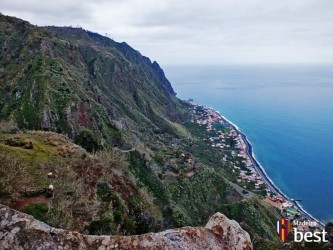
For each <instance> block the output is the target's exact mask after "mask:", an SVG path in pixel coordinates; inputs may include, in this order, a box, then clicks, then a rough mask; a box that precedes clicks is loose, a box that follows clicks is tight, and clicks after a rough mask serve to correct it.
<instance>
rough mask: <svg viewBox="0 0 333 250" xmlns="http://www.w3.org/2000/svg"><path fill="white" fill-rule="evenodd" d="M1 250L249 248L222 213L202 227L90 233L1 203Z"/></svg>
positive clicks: (238, 229)
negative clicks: (121, 233) (139, 232)
mask: <svg viewBox="0 0 333 250" xmlns="http://www.w3.org/2000/svg"><path fill="white" fill-rule="evenodd" d="M0 219H1V222H0V247H1V249H99V250H102V249H234V250H250V249H253V248H252V243H251V239H250V236H249V234H248V233H247V232H246V231H244V230H243V229H242V228H241V227H240V225H239V224H238V223H237V222H236V221H234V220H229V219H228V218H227V217H225V216H224V215H223V214H221V213H216V214H214V215H213V216H212V217H211V218H210V220H209V221H208V223H207V225H206V226H205V227H183V228H178V229H171V230H166V231H163V232H159V233H148V234H143V235H134V236H92V235H84V234H80V233H77V232H73V231H67V230H62V229H55V228H52V227H50V226H48V225H46V224H45V223H43V222H40V221H38V220H35V219H34V218H33V217H32V216H29V215H26V214H24V213H20V212H17V211H15V210H13V209H10V208H8V207H6V206H4V205H0Z"/></svg>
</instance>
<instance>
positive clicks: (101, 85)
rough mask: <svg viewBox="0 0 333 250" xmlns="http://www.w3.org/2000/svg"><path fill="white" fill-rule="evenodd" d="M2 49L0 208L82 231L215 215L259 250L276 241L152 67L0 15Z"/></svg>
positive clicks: (77, 32) (97, 42) (262, 214)
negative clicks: (242, 231) (224, 217)
mask: <svg viewBox="0 0 333 250" xmlns="http://www.w3.org/2000/svg"><path fill="white" fill-rule="evenodd" d="M0 50H1V58H0V160H1V164H0V202H1V203H5V204H6V205H10V206H12V207H14V208H16V209H19V210H22V211H25V212H27V213H30V214H33V215H34V216H35V217H37V218H39V219H41V220H43V221H45V222H47V223H49V224H51V225H54V226H59V227H63V228H70V229H75V230H79V231H80V232H86V233H87V232H89V233H91V234H140V233H145V232H149V231H159V230H161V229H165V228H171V227H180V226H187V225H203V224H204V223H206V221H207V219H208V217H209V216H210V215H212V214H213V213H215V212H217V211H219V212H222V213H225V214H226V215H227V216H228V217H229V218H231V219H235V220H237V221H238V222H240V223H241V225H242V227H243V228H245V229H246V230H248V231H249V233H250V234H251V237H252V239H255V244H257V245H258V246H260V245H261V246H265V247H266V246H274V247H275V246H281V244H280V241H279V239H278V236H277V234H276V233H275V229H274V225H275V223H276V221H277V220H278V219H279V218H280V216H279V214H278V213H277V211H276V209H275V208H273V207H272V206H270V205H269V204H266V203H265V202H264V201H263V200H262V198H261V197H260V196H257V195H251V197H250V196H249V197H248V196H245V195H244V194H243V193H240V192H239V191H237V190H236V189H235V186H233V185H232V184H230V181H233V182H235V180H236V178H237V177H236V176H235V174H234V172H233V171H232V168H231V167H230V164H231V163H232V162H230V161H223V160H222V159H223V157H224V156H225V153H224V151H217V150H212V149H211V147H210V148H208V147H207V143H206V142H205V141H204V140H203V138H204V136H200V135H201V134H202V133H205V129H204V128H200V127H199V126H196V125H194V124H193V123H191V114H190V112H189V104H187V103H186V102H183V101H181V100H179V99H177V98H176V96H175V93H174V91H173V89H172V87H171V85H170V83H169V81H168V80H167V79H166V78H165V76H164V73H163V71H162V69H161V68H160V67H159V65H158V64H157V63H156V62H153V63H152V62H151V61H150V60H149V59H148V58H147V57H144V56H142V55H141V54H140V53H139V52H138V51H136V50H134V49H132V48H131V47H130V46H128V45H127V44H126V43H117V42H115V41H113V40H111V39H109V38H106V37H103V36H100V35H98V34H96V33H92V32H89V31H85V30H83V29H77V28H68V27H66V28H59V27H36V26H33V25H31V24H29V23H27V22H25V21H22V20H20V19H17V18H13V17H7V16H3V15H0ZM33 130H36V131H33ZM77 144H79V145H80V146H78V145H77ZM50 172H51V173H52V175H51V176H48V173H50ZM50 184H51V185H53V187H54V190H53V192H51V194H50V190H48V187H49V185H50ZM234 185H235V184H234ZM266 249H269V247H268V248H267V247H266ZM272 249H274V248H272Z"/></svg>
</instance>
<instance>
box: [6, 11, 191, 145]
mask: <svg viewBox="0 0 333 250" xmlns="http://www.w3.org/2000/svg"><path fill="white" fill-rule="evenodd" d="M0 50H1V51H2V56H1V59H0V60H1V61H0V65H1V72H0V73H1V75H0V79H1V86H0V98H1V99H2V101H1V103H0V118H2V119H7V118H10V119H13V120H14V121H16V122H17V124H18V127H19V128H21V129H35V130H36V129H40V130H49V131H55V132H58V133H65V134H67V135H68V136H69V137H70V138H72V139H75V138H76V139H77V140H80V137H89V136H90V137H92V138H91V140H96V142H97V145H93V146H92V148H91V149H94V150H96V149H97V147H100V146H102V147H105V146H110V145H112V144H117V145H119V144H124V143H125V142H126V140H125V141H123V140H122V137H121V133H119V130H120V129H121V128H123V127H130V128H131V129H141V130H144V131H145V130H149V129H150V130H152V131H155V130H156V131H162V132H168V133H172V134H175V135H177V136H182V135H184V133H185V130H184V129H183V128H180V127H179V126H175V124H174V122H178V121H180V120H181V119H182V117H183V115H182V114H183V113H184V106H183V105H182V103H181V102H180V101H179V100H178V99H177V98H176V97H175V93H174V91H173V89H172V87H171V85H170V83H169V81H168V80H167V79H166V78H165V76H164V73H163V71H162V70H161V68H160V67H159V65H158V64H157V63H156V62H153V63H152V62H151V61H150V60H149V59H148V58H147V57H143V56H141V54H140V53H139V52H137V51H135V50H134V49H132V48H131V47H129V46H128V45H127V44H126V43H116V42H114V41H112V40H111V39H108V38H105V37H102V36H100V35H98V34H95V33H91V32H88V31H85V30H83V29H73V28H55V27H47V28H39V27H35V26H32V25H30V24H29V23H27V22H25V21H22V20H19V19H16V18H11V17H5V16H0ZM125 118H129V120H126V119H125ZM89 149H90V148H89Z"/></svg>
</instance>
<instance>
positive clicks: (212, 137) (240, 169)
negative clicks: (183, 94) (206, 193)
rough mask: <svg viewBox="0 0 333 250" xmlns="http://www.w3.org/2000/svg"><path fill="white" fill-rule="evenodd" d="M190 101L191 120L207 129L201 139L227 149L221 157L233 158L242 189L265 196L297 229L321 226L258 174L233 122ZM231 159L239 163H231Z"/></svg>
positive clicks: (210, 109) (244, 138) (314, 229)
mask: <svg viewBox="0 0 333 250" xmlns="http://www.w3.org/2000/svg"><path fill="white" fill-rule="evenodd" d="M189 103H190V104H191V105H192V108H191V112H192V121H191V122H192V123H195V124H198V125H199V126H205V129H206V131H207V132H208V133H207V134H208V135H209V137H208V138H207V139H204V140H207V141H208V142H209V144H210V146H211V147H212V148H214V149H218V150H223V151H225V152H226V154H225V155H226V156H225V157H224V158H223V159H222V160H223V161H227V157H228V156H231V157H232V158H234V160H233V161H230V162H231V167H232V168H233V170H232V172H233V173H235V174H236V175H237V184H238V186H240V187H241V188H243V189H244V192H247V191H245V189H247V190H249V191H252V192H253V193H258V194H259V193H261V194H262V195H263V196H264V197H265V198H264V200H265V201H266V202H267V203H269V204H270V205H272V206H274V207H276V208H277V209H278V210H279V211H280V214H281V216H282V217H283V218H284V219H288V220H289V221H295V222H297V223H296V224H295V225H294V226H296V227H297V230H298V231H303V232H307V231H316V230H320V228H321V226H322V225H320V223H318V222H317V221H315V220H314V219H313V218H311V217H310V216H309V215H308V214H307V213H306V212H305V211H302V210H300V209H299V207H298V206H297V205H296V201H295V200H292V199H287V198H285V197H283V196H282V195H281V194H279V193H278V192H276V191H275V189H274V188H272V184H270V183H269V181H268V180H267V177H265V176H264V177H263V176H261V175H260V174H259V172H258V170H257V169H258V168H259V166H258V163H257V162H255V160H254V159H253V157H252V153H251V150H252V149H251V148H250V147H251V145H250V144H249V142H248V141H247V140H246V137H245V136H244V135H243V134H242V133H241V132H239V130H237V127H236V126H235V125H233V124H231V123H230V122H229V121H227V120H226V119H225V118H224V117H222V116H221V115H220V114H219V113H218V112H217V111H215V110H213V109H212V108H208V107H204V106H202V105H199V104H196V103H194V102H193V101H191V100H190V101H189ZM234 162H236V163H238V164H237V165H236V164H233V163H234ZM249 187H250V188H249Z"/></svg>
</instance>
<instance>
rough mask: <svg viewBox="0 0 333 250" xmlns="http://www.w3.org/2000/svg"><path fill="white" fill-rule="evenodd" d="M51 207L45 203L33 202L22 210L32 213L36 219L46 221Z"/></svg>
mask: <svg viewBox="0 0 333 250" xmlns="http://www.w3.org/2000/svg"><path fill="white" fill-rule="evenodd" d="M48 210H49V208H48V206H47V205H46V204H45V203H41V202H38V203H33V204H30V205H28V206H27V207H25V208H24V209H23V210H22V212H24V213H27V214H30V215H32V216H33V217H34V218H35V219H37V220H40V221H43V222H46V221H47V212H48Z"/></svg>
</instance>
